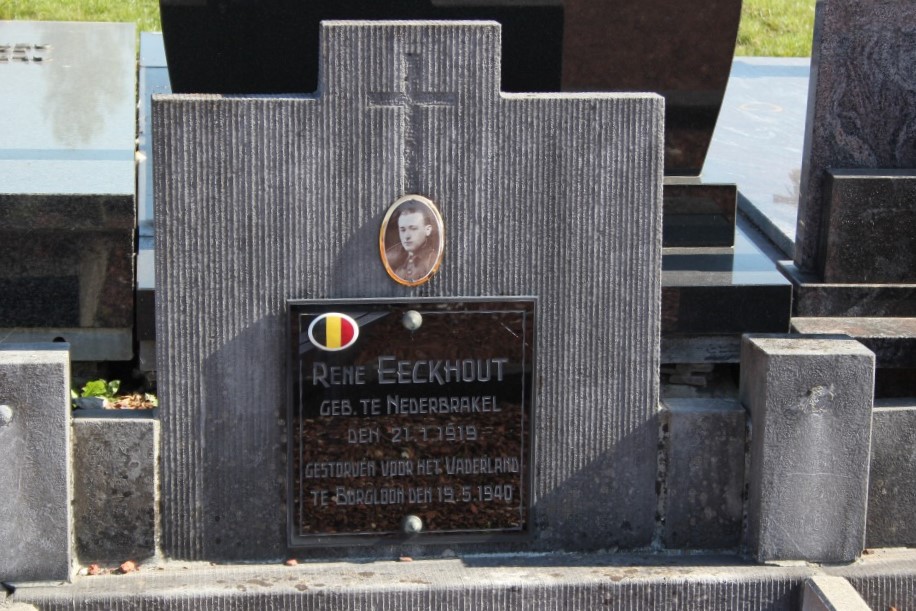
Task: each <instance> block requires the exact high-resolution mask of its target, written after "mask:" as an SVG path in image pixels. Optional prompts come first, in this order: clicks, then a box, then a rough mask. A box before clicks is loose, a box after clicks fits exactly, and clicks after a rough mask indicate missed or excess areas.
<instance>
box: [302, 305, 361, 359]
mask: <svg viewBox="0 0 916 611" xmlns="http://www.w3.org/2000/svg"><path fill="white" fill-rule="evenodd" d="M357 337H359V325H358V324H356V321H355V320H353V319H352V318H350V317H349V316H347V315H346V314H339V313H337V312H328V313H327V314H322V315H321V316H319V317H318V318H316V319H315V320H313V321H312V324H310V325H309V341H311V342H312V344H314V345H315V347H316V348H319V349H321V350H328V351H332V352H333V351H335V350H343V349H345V348H349V347H350V346H352V345H353V343H354V342H355V341H356V338H357Z"/></svg>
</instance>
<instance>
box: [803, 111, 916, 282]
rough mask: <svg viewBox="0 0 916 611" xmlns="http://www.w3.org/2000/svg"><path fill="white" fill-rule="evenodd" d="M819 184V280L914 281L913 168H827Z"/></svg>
mask: <svg viewBox="0 0 916 611" xmlns="http://www.w3.org/2000/svg"><path fill="white" fill-rule="evenodd" d="M914 113H916V109H914ZM914 137H916V134H914ZM824 189H825V194H824V199H825V202H824V205H825V210H826V212H825V216H826V220H825V225H824V231H823V232H822V235H821V240H822V244H821V246H820V248H819V252H818V263H819V269H820V272H821V277H822V278H823V280H824V282H831V283H837V284H856V283H867V284H891V283H910V284H914V283H916V172H914V171H913V170H834V169H831V170H828V171H827V180H826V185H825V187H824Z"/></svg>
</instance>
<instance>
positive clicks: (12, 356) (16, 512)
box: [0, 344, 73, 583]
mask: <svg viewBox="0 0 916 611" xmlns="http://www.w3.org/2000/svg"><path fill="white" fill-rule="evenodd" d="M68 349H69V346H67V344H25V345H21V344H0V405H5V406H7V407H6V409H0V411H2V413H0V465H3V468H2V469H0V516H2V518H0V582H14V583H15V582H20V581H45V580H67V579H69V578H70V574H71V566H72V558H73V556H72V551H71V548H72V543H71V541H72V537H71V533H72V528H71V516H72V514H71V509H70V497H71V494H70V492H71V468H70V357H69V354H68Z"/></svg>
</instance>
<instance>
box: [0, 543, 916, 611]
mask: <svg viewBox="0 0 916 611" xmlns="http://www.w3.org/2000/svg"><path fill="white" fill-rule="evenodd" d="M818 575H835V576H840V577H844V578H846V579H847V580H849V582H850V583H851V584H853V586H854V587H855V588H856V589H857V590H858V591H859V592H860V593H861V595H862V597H863V598H864V599H865V601H866V603H867V604H869V605H871V607H872V608H873V609H887V608H888V607H890V606H895V607H897V608H898V609H906V608H910V606H911V605H913V604H916V589H914V587H913V586H914V584H916V554H914V553H913V552H912V551H887V552H878V553H876V554H873V555H870V556H866V557H865V558H863V560H862V561H861V562H859V563H856V564H855V565H850V566H844V567H815V566H786V567H774V566H766V567H761V566H754V565H749V564H747V563H744V562H742V561H741V560H739V559H737V558H735V557H733V556H700V555H693V556H689V557H684V556H680V557H674V556H667V555H656V556H633V555H616V554H614V555H580V554H559V555H553V556H545V555H534V556H528V555H509V556H493V555H487V556H480V557H476V556H467V557H462V558H460V559H459V558H450V559H440V560H423V561H416V562H397V561H393V560H392V561H374V562H364V561H354V562H334V563H326V562H323V563H310V564H300V565H298V566H283V565H282V563H281V562H280V561H278V562H277V564H276V565H271V566H264V565H261V566H251V565H247V566H219V567H213V566H211V565H210V564H209V563H200V564H193V563H192V564H185V563H166V564H163V565H159V566H147V565H141V566H140V570H139V571H138V572H136V573H131V574H127V575H111V576H96V577H78V578H76V580H75V581H74V583H73V584H71V585H67V586H62V587H19V588H18V589H17V590H16V592H15V594H14V595H13V596H12V597H11V602H20V603H30V604H34V605H36V606H37V607H39V608H40V609H43V610H47V611H56V610H64V609H67V610H69V609H74V608H78V609H84V610H87V611H90V610H94V609H99V610H101V609H106V610H107V609H112V608H116V609H141V608H142V609H152V608H155V609H162V610H167V609H202V610H210V609H238V610H243V609H244V610H255V609H298V610H305V609H343V608H346V609H390V610H391V611H402V610H404V611H406V610H407V609H442V610H446V609H475V610H477V609H481V610H487V609H513V610H514V609H519V610H520V609H589V610H591V609H609V610H612V611H613V610H618V611H622V610H624V609H626V610H628V611H642V610H646V611H648V610H650V609H651V610H662V611H665V610H674V609H761V610H762V609H766V610H768V611H770V610H785V611H790V610H791V611H796V610H797V609H799V608H800V604H801V600H802V592H803V588H804V584H805V581H806V580H807V579H809V578H810V577H814V576H818Z"/></svg>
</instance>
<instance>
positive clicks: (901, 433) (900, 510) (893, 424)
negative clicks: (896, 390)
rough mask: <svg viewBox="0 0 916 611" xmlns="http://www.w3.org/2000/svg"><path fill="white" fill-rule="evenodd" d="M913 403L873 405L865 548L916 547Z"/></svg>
mask: <svg viewBox="0 0 916 611" xmlns="http://www.w3.org/2000/svg"><path fill="white" fill-rule="evenodd" d="M914 507H916V400H914V399H912V398H910V399H891V400H882V401H880V402H879V401H875V409H874V413H873V417H872V443H871V474H870V477H869V481H868V526H867V529H866V531H865V541H866V544H867V545H868V547H916V520H914V519H913V508H914Z"/></svg>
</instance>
